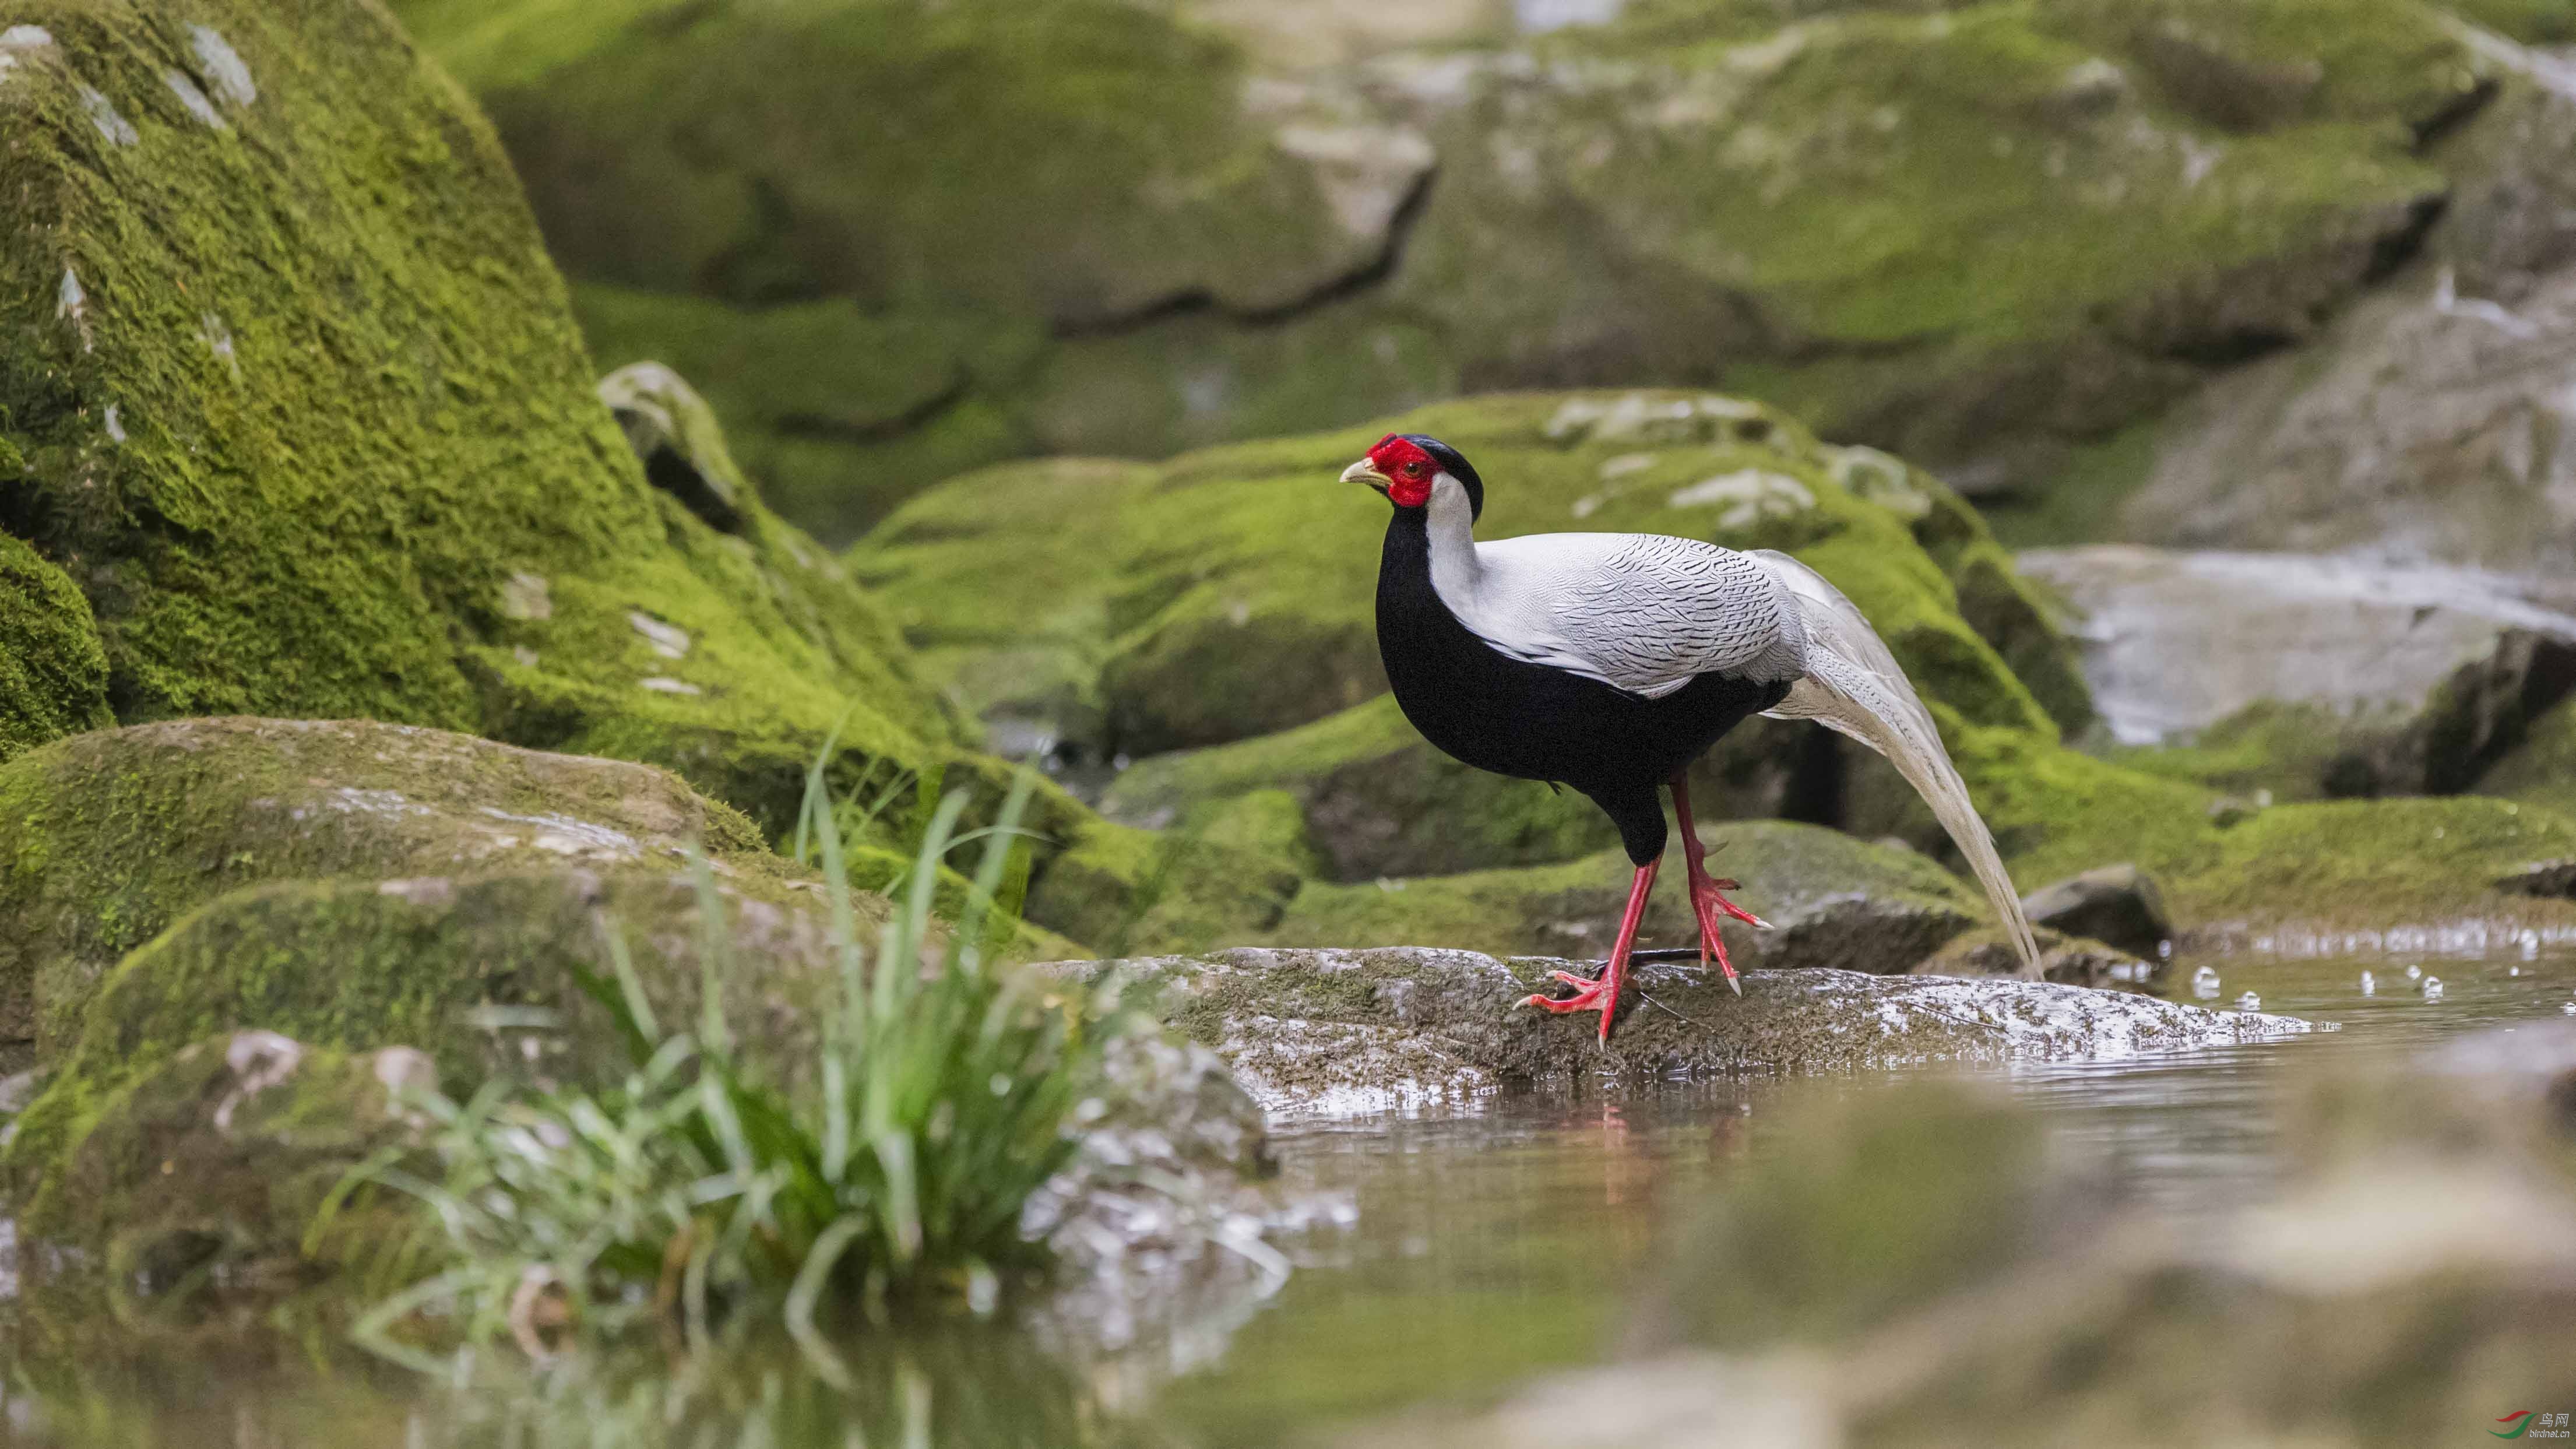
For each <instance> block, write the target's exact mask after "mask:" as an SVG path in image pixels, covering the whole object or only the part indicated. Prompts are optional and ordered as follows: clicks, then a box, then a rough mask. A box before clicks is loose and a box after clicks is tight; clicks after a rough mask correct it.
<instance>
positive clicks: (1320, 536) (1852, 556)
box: [851, 392, 2089, 755]
mask: <svg viewBox="0 0 2576 1449" xmlns="http://www.w3.org/2000/svg"><path fill="white" fill-rule="evenodd" d="M1388 431H1409V432H1427V433H1431V434H1434V435H1437V436H1439V437H1441V438H1443V439H1444V440H1446V441H1448V442H1450V443H1452V444H1453V445H1455V446H1457V447H1458V448H1459V449H1460V450H1461V451H1462V452H1464V453H1465V454H1466V455H1467V456H1468V457H1469V458H1471V459H1473V460H1474V461H1475V463H1476V465H1477V469H1478V471H1479V472H1480V473H1482V474H1483V475H1484V477H1485V479H1486V481H1487V499H1486V504H1487V507H1486V514H1485V518H1484V521H1483V524H1482V525H1481V531H1482V533H1483V535H1484V536H1486V537H1489V538H1501V537H1509V536H1511V535H1513V534H1517V533H1528V532H1544V531H1556V530H1563V529H1567V528H1583V529H1606V530H1614V531H1621V530H1636V531H1642V532H1657V533H1672V534H1679V535H1683V536H1686V537H1696V538H1706V539H1710V540H1712V541H1714V542H1719V543H1724V544H1728V545H1730V546H1735V547H1776V548H1784V549H1787V550H1789V551H1791V552H1794V553H1796V554H1797V555H1798V556H1799V557H1800V558H1802V559H1803V560H1805V561H1806V562H1807V563H1809V564H1810V565H1812V566H1814V567H1816V568H1817V569H1819V570H1820V571H1822V572H1823V573H1825V574H1826V575H1827V576H1828V577H1830V578H1832V579H1833V580H1834V581H1835V582H1836V583H1837V584H1838V585H1840V586H1841V587H1842V588H1843V589H1844V591H1845V592H1847V593H1849V594H1850V595H1851V596H1852V597H1853V599H1854V600H1855V601H1856V602H1858V603H1859V604H1860V605H1861V606H1862V608H1863V609H1865V610H1867V611H1868V612H1869V614H1870V615H1871V617H1872V618H1873V619H1874V620H1876V621H1877V622H1878V626H1879V629H1880V631H1881V632H1882V633H1883V634H1885V635H1886V636H1887V638H1888V640H1889V642H1890V644H1891V645H1892V646H1893V647H1894V648H1895V649H1896V651H1897V654H1898V657H1899V658H1900V659H1901V660H1902V661H1903V662H1904V663H1905V665H1906V667H1907V668H1908V670H1909V671H1910V672H1911V673H1912V674H1913V675H1914V677H1915V679H1916V681H1917V683H1918V685H1919V686H1920V687H1922V688H1923V690H1924V691H1925V693H1926V694H1927V695H1929V696H1930V697H1932V698H1934V699H1936V700H1939V701H1942V702H1944V703H1946V704H1947V705H1948V706H1949V707H1951V708H1952V709H1954V710H1957V711H1958V712H1959V713H1960V714H1961V715H1963V716H1964V717H1966V718H1968V719H1970V720H1972V721H1976V722H1978V723H1983V724H1990V725H1997V726H2005V727H2010V728H2015V729H2024V730H2031V731H2035V732H2040V733H2044V734H2048V735H2051V736H2054V734H2055V733H2056V725H2055V722H2054V721H2053V720H2052V719H2051V718H2050V716H2049V713H2048V711H2047V710H2046V709H2045V708H2044V707H2043V706H2042V705H2041V704H2040V702H2039V701H2038V700H2037V699H2036V698H2035V697H2034V696H2033V694H2032V693H2031V690H2030V689H2029V687H2027V686H2026V685H2024V684H2023V683H2022V682H2021V681H2020V679H2018V678H2017V677H2016V676H2015V674H2014V671H2013V669H2012V668H2011V667H2010V666H2009V665H2007V664H2006V663H2005V661H2004V659H2003V657H2002V656H2001V654H1999V653H1998V652H1997V647H1996V645H1995V644H1994V643H1993V642H1991V641H1989V640H1987V639H1986V638H1984V637H1983V636H1981V635H1980V634H1979V633H1977V631H1976V630H1975V629H1974V628H1972V627H1971V626H1970V624H1969V622H1968V621H1967V619H1966V618H1965V617H1963V615H1962V613H1961V595H1960V585H1959V584H1958V583H1957V582H1955V581H1954V574H1956V575H1958V576H1959V577H1965V578H1968V579H1970V580H1972V581H1973V586H1974V590H1975V596H1976V597H1977V598H1978V599H1979V600H1980V601H1981V606H1980V609H1979V612H1980V613H1981V614H1982V615H1984V616H1985V617H1986V618H1987V619H1988V621H1989V622H1990V624H1991V625H1992V626H1993V627H1995V628H1996V629H1997V631H1998V634H1999V635H2000V636H2001V637H2002V638H2003V640H2004V641H2005V643H2006V644H2007V645H2008V646H2009V647H2011V648H2012V649H2014V650H2015V651H2016V652H2018V653H2021V654H2023V655H2024V656H2026V657H2028V658H2031V659H2034V660H2037V661H2039V662H2038V663H2037V664H2035V665H2034V666H2033V667H2034V672H2035V673H2037V674H2039V675H2040V676H2041V677H2043V678H2046V679H2047V680H2048V681H2049V685H2050V689H2051V692H2052V694H2053V695H2055V696H2057V697H2058V699H2059V700H2060V704H2061V708H2063V709H2064V710H2065V711H2066V712H2067V713H2068V714H2069V715H2070V716H2072V717H2075V718H2079V719H2080V718H2081V717H2083V716H2084V715H2085V714H2087V713H2089V707H2087V706H2085V705H2084V703H2083V694H2082V685H2081V682H2080V680H2079V679H2078V678H2077V676H2076V673H2075V669H2074V665H2073V661H2072V655H2071V653H2069V652H2068V650H2067V646H2066V645H2065V643H2064V641H2063V639H2062V638H2060V637H2059V636H2058V635H2057V634H2056V633H2055V631H2054V630H2053V629H2051V628H2050V627H2049V626H2048V624H2047V623H2046V621H2045V619H2044V618H2043V617H2042V616H2041V615H2040V614H2039V612H2038V609H2037V605H2036V603H2035V602H2034V601H2032V600H2030V599H2029V597H2028V596H2027V594H2026V593H2025V592H2023V591H2021V590H2020V588H2019V586H2018V585H2017V584H2016V582H2015V581H2014V580H2012V578H2011V576H2010V573H2009V569H2008V568H2007V567H2006V566H2005V565H2004V564H2003V563H2002V562H2001V561H2000V560H1999V558H1998V556H1997V554H1996V553H1995V552H1994V550H1993V546H1992V543H1991V540H1990V539H1989V538H1988V537H1987V535H1986V533H1985V529H1984V526H1983V524H1981V523H1980V522H1979V521H1978V520H1977V518H1976V515H1975V514H1974V512H1973V511H1972V510H1970V509H1969V508H1968V507H1967V506H1966V505H1965V504H1963V503H1961V502H1960V501H1959V499H1958V498H1957V496H1956V495H1955V494H1953V493H1951V492H1950V491H1949V490H1948V489H1946V488H1944V487H1942V486H1941V484H1939V483H1938V482H1937V481H1935V480H1933V479H1932V478H1930V477H1928V476H1927V475H1924V474H1921V473H1918V472H1916V471H1914V470H1912V469H1909V468H1908V467H1906V466H1905V464H1903V463H1902V462H1900V461H1898V460H1896V459H1894V458H1891V457H1889V456H1887V455H1886V454H1883V453H1878V452H1875V451H1874V450H1869V449H1841V448H1834V447H1829V446H1827V445H1824V444H1821V443H1818V442H1816V441H1815V440H1814V439H1813V438H1811V437H1809V436H1808V435H1807V434H1806V432H1805V431H1804V430H1803V429H1801V428H1799V427H1798V426H1797V425H1796V424H1795V423H1793V422H1791V421H1789V420H1788V419H1787V418H1785V417H1784V416H1782V415H1780V414H1778V413H1776V412H1773V411H1771V410H1769V409H1766V408H1763V407H1761V406H1759V405H1756V404H1752V403H1747V402H1742V401H1738V400H1735V399H1730V398H1722V397H1718V396H1715V395H1713V394H1704V393H1690V392H1652V393H1648V392H1638V393H1625V394H1572V395H1564V394H1553V395H1532V396H1504V397H1494V398H1484V399H1478V400H1474V401H1469V402H1460V403H1450V404H1442V405H1439V406H1435V407H1430V408H1425V409H1423V410H1421V411H1419V412H1414V413H1408V414H1404V415H1402V416H1399V417H1396V418H1392V419H1388V420H1386V421H1384V422H1381V423H1377V424H1372V425H1371V426H1369V427H1367V428H1365V429H1357V430H1353V431H1350V432H1344V433H1328V434H1321V435H1316V436H1312V437H1301V438H1289V439H1281V440H1275V441H1270V442H1264V443H1258V444H1244V445H1238V446H1234V447H1227V448H1218V449H1212V450H1209V451H1206V452H1202V453H1194V454H1190V455H1188V456H1185V457H1183V458H1180V459H1177V460H1175V461H1174V462H1172V463H1170V464H1168V465H1166V466H1164V467H1163V468H1161V469H1159V470H1157V471H1156V472H1155V474H1154V475H1153V476H1152V478H1151V480H1150V481H1140V480H1138V479H1136V478H1135V477H1132V476H1122V477H1121V478H1120V480H1119V481H1118V482H1117V483H1116V484H1114V485H1108V486H1103V487H1101V488H1099V489H1097V490H1096V491H1094V492H1091V493H1089V494H1086V495H1085V496H1084V497H1083V499H1082V505H1083V506H1086V507H1088V506H1092V505H1094V504H1096V505H1098V506H1099V507H1102V508H1110V507H1114V508H1115V509H1116V515H1115V518H1114V521H1110V522H1101V521H1099V520H1097V519H1096V518H1093V517H1090V516H1088V515H1087V516H1086V520H1085V522H1084V524H1083V526H1081V527H1079V528H1070V527H1068V528H1066V529H1064V530H1062V532H1061V535H1060V538H1059V539H1058V541H1055V542H1050V541H1049V535H1047V534H1046V533H1044V532H1043V526H1042V525H1041V526H1040V527H1033V528H1029V529H1027V530H1021V529H1019V528H1018V526H1017V525H1013V526H1012V531H1011V532H1010V533H1009V535H1008V539H1009V541H1010V542H1011V543H1012V544H1013V545H1016V547H1015V548H1014V549H1013V550H1012V552H1011V555H1010V556H1011V557H1013V558H1014V559H1025V560H1028V561H1029V563H1028V566H1029V567H1031V568H1032V569H1035V570H1038V571H1040V572H1041V573H1045V574H1047V575H1049V576H1050V577H1053V576H1056V575H1060V574H1062V573H1064V572H1065V571H1068V570H1070V569H1071V568H1072V567H1073V566H1074V565H1075V563H1076V562H1077V561H1078V562H1079V563H1080V564H1081V565H1083V566H1085V567H1087V568H1088V569H1089V570H1090V571H1091V576H1092V577H1093V578H1094V579H1095V580H1097V582H1094V583H1092V584H1091V585H1089V587H1088V588H1087V589H1084V590H1083V591H1082V592H1080V593H1072V592H1068V593H1065V594H1063V595H1060V596H1056V597H1055V598H1054V600H1053V603H1054V608H1053V610H1052V611H1051V617H1054V618H1056V619H1059V620H1063V621H1066V623H1068V624H1071V625H1076V626H1079V627H1082V628H1086V629H1096V630H1097V631H1099V632H1097V633H1093V634H1091V635H1090V639H1091V641H1092V643H1093V644H1094V646H1095V647H1098V648H1100V649H1101V651H1102V652H1101V656H1100V657H1101V664H1100V668H1099V674H1098V678H1099V691H1100V696H1101V710H1102V712H1103V715H1104V716H1105V722H1104V729H1105V732H1106V736H1107V738H1106V740H1105V742H1104V743H1105V746H1106V747H1107V748H1110V749H1114V750H1116V751H1119V752H1123V753H1127V754H1131V755H1146V754H1151V753H1155V752H1159V751H1164V750H1171V749H1177V748H1188V747H1195V746H1204V745H1213V744H1223V743H1226V742H1229V741H1233V740H1240V739H1245V738H1249V737H1252V736H1255V735H1261V734H1267V733H1271V732H1273V731H1277V730H1282V729H1288V728H1292V727H1294V726H1297V725H1301V724H1305V723H1307V722H1309V721H1312V720H1315V719H1318V718H1321V717H1322V716H1324V715H1327V714H1330V713H1333V712H1334V711H1336V710H1339V709H1343V708H1348V707H1350V706H1352V705H1356V704H1359V703H1362V702H1364V701H1366V700H1368V699H1370V698H1371V697H1373V696H1376V695H1378V694H1381V693H1383V692H1384V690H1385V674H1384V671H1383V669H1382V668H1381V667H1380V665H1379V662H1378V658H1377V639H1376V632H1375V624H1374V600H1375V579H1376V574H1377V562H1378V552H1379V540H1380V538H1381V537H1382V535H1383V534H1384V532H1385V527H1386V519H1385V510H1384V505H1382V504H1381V503H1379V502H1378V501H1377V500H1375V499H1373V498H1370V497H1369V496H1367V495H1366V494H1364V493H1361V492H1360V491H1359V490H1357V489H1354V488H1349V487H1343V486H1339V485H1336V484H1335V483H1334V482H1333V481H1332V479H1333V478H1334V476H1335V475H1336V474H1337V473H1338V472H1339V470H1340V468H1341V467H1342V466H1343V465H1344V464H1346V463H1348V462H1349V461H1350V460H1351V459H1352V458H1355V457H1357V456H1359V455H1360V454H1361V453H1362V452H1364V451H1365V450H1366V449H1367V447H1368V446H1369V444H1370V443H1372V442H1374V441H1375V440H1376V439H1377V437H1378V436H1380V435H1381V434H1382V433H1384V432H1388ZM1061 480H1062V475H1061V474H1060V473H1059V472H1058V471H1056V470H1053V469H1031V468H1015V469H1001V470H995V471H993V472H988V473H983V474H978V475H973V476H970V477H968V478H963V479H958V480H954V481H952V482H950V483H948V484H946V485H943V486H942V487H940V488H938V489H935V490H933V491H932V492H931V493H929V494H927V495H925V496H924V497H923V498H921V499H919V500H916V501H915V502H914V503H912V504H910V505H908V506H907V507H906V508H905V509H903V510H901V511H899V512H898V513H897V514H896V515H895V516H894V517H893V518H892V519H890V520H888V521H887V523H886V524H885V525H884V526H883V527H881V528H880V529H879V530H878V531H877V532H876V533H875V534H874V535H872V536H871V537H870V538H869V539H868V540H867V541H866V542H864V543H862V544H861V545H860V547H859V548H858V549H856V550H855V551H853V553H852V555H851V565H852V567H853V568H854V569H855V570H856V571H858V572H859V573H860V574H861V575H862V576H863V577H866V578H868V579H870V580H871V581H874V582H875V583H876V584H877V585H878V587H879V589H880V590H881V591H882V593H883V594H884V596H885V597H886V598H887V599H888V600H889V601H890V603H891V604H892V606H893V607H894V608H895V609H896V610H897V611H899V612H900V613H901V614H902V615H903V617H905V618H906V619H908V620H920V621H929V620H938V619H944V618H947V617H950V616H952V615H956V616H962V617H966V618H977V619H980V618H989V617H993V616H994V615H995V614H996V613H997V612H1005V611H1007V610H1008V609H1009V607H1010V606H1011V605H1012V604H1013V603H1016V602H1022V601H1026V600H1028V596H1027V595H1026V594H1023V593H1015V592H1012V591H1010V589H1009V588H1008V586H1005V587H1004V590H1003V591H1002V592H1001V593H1000V594H999V595H998V597H993V596H989V595H988V592H987V585H986V584H985V581H983V580H982V579H980V578H979V577H977V575H976V574H975V573H974V572H973V571H972V570H971V569H968V568H963V567H960V566H958V565H957V564H956V563H954V562H951V561H949V559H947V558H944V557H943V556H942V554H940V553H939V552H937V551H935V550H934V549H932V548H931V547H930V546H929V545H931V544H933V543H939V544H946V543H948V542H949V541H951V540H952V539H955V538H956V537H958V535H959V531H961V530H963V529H966V528H969V527H971V525H964V524H961V523H959V522H958V520H961V519H964V518H966V517H969V516H976V517H1009V516H1013V515H1016V514H1018V513H1019V512H1020V511H1021V510H1022V508H1023V506H1024V505H1023V504H1022V502H1021V500H1022V499H1023V498H1027V499H1029V500H1031V501H1030V502H1029V503H1028V504H1027V505H1026V507H1027V508H1028V509H1029V511H1030V512H1031V513H1032V515H1033V516H1035V517H1037V518H1039V519H1049V518H1054V517H1058V516H1060V510H1062V509H1063V508H1064V507H1065V506H1066V503H1067V496H1066V493H1065V491H1064V490H1063V489H1062V488H1061V487H1060V486H1059V485H1060V483H1061ZM990 536H991V534H990V531H989V530H987V531H983V532H971V533H965V534H964V537H965V538H966V539H967V540H969V541H970V542H971V541H975V540H979V539H982V538H986V537H990ZM960 547H961V550H962V547H963V545H960ZM1049 560H1054V561H1053V562H1049ZM1104 562H1105V563H1106V565H1107V566H1106V567H1104V566H1103V565H1104ZM2013 601H2018V602H2013ZM997 605H998V606H999V608H998V609H997V607H996V606H997ZM1006 616H1007V614H1006ZM923 627H924V628H925V630H927V631H931V632H926V633H925V634H924V635H923V636H922V637H923V638H924V639H925V641H929V640H953V639H955V638H957V637H959V636H957V635H944V634H940V633H937V632H935V631H937V630H938V628H939V626H937V625H929V624H925V625H924V626H923ZM1059 637H1061V636H1059ZM1074 647H1075V646H1073V645H1072V644H1071V643H1070V641H1069V640H1068V643H1067V645H1066V646H1065V651H1066V652H1059V653H1058V654H1057V655H1056V656H1055V657H1057V658H1059V659H1063V658H1066V657H1067V654H1068V653H1069V652H1070V651H1071V650H1073V648H1074Z"/></svg>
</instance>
